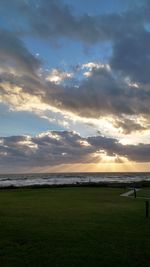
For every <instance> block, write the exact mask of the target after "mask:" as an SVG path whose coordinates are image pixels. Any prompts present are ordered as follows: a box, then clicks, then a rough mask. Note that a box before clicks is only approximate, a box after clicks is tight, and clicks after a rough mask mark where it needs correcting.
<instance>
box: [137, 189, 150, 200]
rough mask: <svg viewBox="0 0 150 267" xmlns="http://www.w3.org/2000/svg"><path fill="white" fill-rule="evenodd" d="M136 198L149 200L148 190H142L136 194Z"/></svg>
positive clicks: (149, 193)
mask: <svg viewBox="0 0 150 267" xmlns="http://www.w3.org/2000/svg"><path fill="white" fill-rule="evenodd" d="M137 197H143V198H145V199H146V198H149V199H150V188H149V187H148V188H143V189H141V190H140V191H138V192H137Z"/></svg>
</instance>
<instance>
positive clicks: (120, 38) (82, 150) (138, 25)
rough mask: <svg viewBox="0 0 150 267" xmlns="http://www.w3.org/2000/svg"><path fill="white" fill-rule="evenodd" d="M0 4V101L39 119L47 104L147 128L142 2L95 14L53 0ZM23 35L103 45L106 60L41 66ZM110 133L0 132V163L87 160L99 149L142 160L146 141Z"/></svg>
mask: <svg viewBox="0 0 150 267" xmlns="http://www.w3.org/2000/svg"><path fill="white" fill-rule="evenodd" d="M135 2H136V1H135ZM137 3H138V1H137ZM0 8H1V9H0V13H1V15H2V19H3V23H2V25H1V29H0V40H1V42H0V62H1V64H0V102H2V103H5V104H7V105H8V106H9V107H10V108H11V109H12V110H18V111H19V110H26V111H32V112H34V113H36V114H39V116H43V118H44V117H46V116H47V115H46V114H47V113H48V111H51V112H53V113H55V114H58V113H59V114H60V113H61V114H62V116H63V118H64V119H65V118H66V117H67V116H68V117H69V119H72V120H73V118H74V117H75V118H78V119H80V122H81V119H83V121H84V120H85V121H86V120H87V119H90V120H91V121H92V120H93V121H94V120H96V121H97V122H98V120H99V119H103V118H106V119H109V122H110V123H111V124H112V125H113V127H114V128H115V129H117V130H121V131H122V132H123V134H124V135H127V134H131V133H133V134H134V133H135V132H140V134H141V132H142V133H143V132H144V131H147V132H148V131H149V130H150V75H149V73H150V3H149V1H146V0H145V1H144V0H143V1H141V4H140V5H139V4H137V5H135V6H134V8H130V9H127V10H125V11H122V12H120V13H107V14H99V15H91V14H88V13H84V14H80V15H79V14H78V15H77V14H76V13H75V10H74V9H73V7H70V6H69V5H67V4H64V2H63V1H59V0H56V1H53V0H52V1H48V0H40V1H26V0H23V1H18V0H14V1H8V0H5V1H4V0H1V7H0ZM14 17H15V18H16V20H15V19H14ZM8 18H9V19H8ZM31 37H32V38H35V40H38V41H40V42H45V43H46V44H48V45H49V46H53V48H54V47H56V46H57V44H58V43H60V44H62V43H63V42H62V40H65V42H64V43H65V44H66V43H67V41H68V40H69V41H72V42H75V43H76V44H82V45H83V46H86V45H88V46H90V47H94V46H95V45H96V44H99V46H100V47H101V45H104V46H105V44H106V45H107V44H109V45H110V47H111V53H110V55H109V56H108V58H107V62H102V61H101V60H97V61H96V62H93V61H89V62H85V63H84V64H79V65H78V66H76V65H75V66H72V67H71V68H70V69H69V68H68V69H69V70H68V69H67V71H66V70H64V69H62V70H61V69H59V68H57V67H56V66H54V68H53V69H51V70H47V69H46V68H45V62H44V59H40V56H39V55H36V54H33V52H31V51H30V49H29V47H27V45H25V40H27V39H28V38H31ZM57 42H58V43H57ZM26 43H28V42H26ZM57 49H58V47H57ZM45 61H46V58H45ZM51 114H52V113H51ZM66 114H67V115H66ZM49 119H52V118H49ZM64 125H65V123H64ZM66 125H67V124H66ZM110 136H113V134H112V135H111V133H110ZM118 140H119V138H118V139H115V138H108V137H103V136H95V137H88V138H82V137H81V136H80V135H78V134H75V133H74V132H71V131H70V132H69V131H65V132H49V133H47V134H43V135H41V136H36V137H31V136H28V137H27V136H17V137H14V136H11V137H3V138H1V139H0V142H1V143H0V164H1V166H7V164H9V165H12V166H13V164H16V165H17V164H20V165H21V166H27V165H30V166H32V167H33V166H36V165H39V164H41V166H45V165H46V166H47V165H57V164H58V165H59V164H62V163H63V164H65V163H81V162H82V163H88V162H92V163H94V162H97V161H101V160H103V159H104V158H107V156H108V157H113V158H114V160H116V162H117V161H118V162H119V161H122V158H125V159H127V160H130V161H135V162H148V161H150V145H149V144H147V143H148V142H149V140H146V141H145V144H138V145H123V144H121V143H120V142H119V141H118ZM133 140H134V135H133Z"/></svg>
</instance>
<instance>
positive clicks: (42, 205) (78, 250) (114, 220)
mask: <svg viewBox="0 0 150 267" xmlns="http://www.w3.org/2000/svg"><path fill="white" fill-rule="evenodd" d="M121 193H123V189H112V188H98V187H97V188H96V187H95V188H94V187H93V188H82V187H78V188H52V189H50V188H49V189H48V188H47V189H14V190H1V191H0V266H5V267H7V266H17V267H18V266H21V267H23V266H29V267H30V266H31V267H32V266H35V267H38V266H42V267H43V266H51V267H55V266H59V267H63V266H64V267H68V266H69V267H71V266H77V267H80V266H82V267H89V266H90V267H94V266H96V267H98V266H102V267H105V266H110V267H111V266H114V267H118V266H119V267H127V266H128V267H130V266H132V267H142V266H143V267H148V266H150V219H146V218H145V209H144V208H145V207H144V201H143V200H141V199H134V198H133V199H132V198H127V197H120V194H121Z"/></svg>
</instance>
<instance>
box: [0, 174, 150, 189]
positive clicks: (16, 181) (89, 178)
mask: <svg viewBox="0 0 150 267" xmlns="http://www.w3.org/2000/svg"><path fill="white" fill-rule="evenodd" d="M142 181H150V173H36V174H34V173H31V174H0V187H9V186H14V187H21V186H40V185H41V186H42V185H67V184H84V183H134V182H142Z"/></svg>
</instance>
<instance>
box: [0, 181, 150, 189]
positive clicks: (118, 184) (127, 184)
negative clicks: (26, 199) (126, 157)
mask: <svg viewBox="0 0 150 267" xmlns="http://www.w3.org/2000/svg"><path fill="white" fill-rule="evenodd" d="M70 187H108V188H127V187H136V188H142V187H150V181H139V182H132V181H131V182H109V181H108V182H87V183H86V182H84V183H82V182H76V183H70V184H69V183H68V184H33V185H21V186H15V185H8V186H0V190H7V189H40V188H70Z"/></svg>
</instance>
